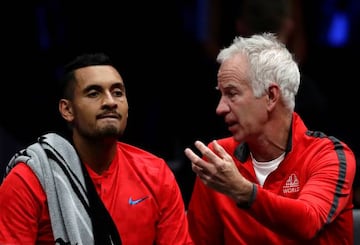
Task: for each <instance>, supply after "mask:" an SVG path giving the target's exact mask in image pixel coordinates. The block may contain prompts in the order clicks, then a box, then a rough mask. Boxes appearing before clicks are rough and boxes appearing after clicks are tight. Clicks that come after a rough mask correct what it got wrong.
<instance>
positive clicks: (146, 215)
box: [0, 142, 192, 245]
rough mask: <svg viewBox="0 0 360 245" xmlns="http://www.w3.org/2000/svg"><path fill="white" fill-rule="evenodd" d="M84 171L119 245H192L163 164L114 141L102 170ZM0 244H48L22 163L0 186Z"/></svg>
mask: <svg viewBox="0 0 360 245" xmlns="http://www.w3.org/2000/svg"><path fill="white" fill-rule="evenodd" d="M88 171H89V174H90V176H91V178H92V180H93V182H94V184H95V186H96V189H97V192H98V194H99V196H100V198H101V199H102V201H103V202H104V205H105V207H106V208H107V209H108V211H109V213H110V215H111V216H112V218H113V220H114V222H115V224H116V226H117V229H118V231H119V233H120V236H121V240H122V244H124V245H126V244H131V245H133V244H142V245H146V244H148V245H152V244H154V243H156V244H163V245H168V244H178V245H184V244H192V242H191V239H190V236H189V233H188V226H187V220H186V214H185V208H184V203H183V200H182V196H181V192H180V189H179V187H178V185H177V182H176V180H175V177H174V175H173V173H172V171H171V170H170V168H169V167H168V165H167V164H166V163H165V162H164V160H162V159H160V158H158V157H156V156H154V155H152V154H149V153H147V152H145V151H143V150H141V149H138V148H136V147H133V146H130V145H127V144H124V143H120V142H119V143H118V150H117V155H116V157H115V158H114V160H113V162H112V163H111V166H110V168H109V169H108V170H107V171H105V172H104V173H103V174H101V175H98V174H96V173H95V172H93V171H91V169H89V168H88ZM0 244H54V237H53V234H52V228H51V223H50V217H49V210H48V207H47V202H46V195H45V192H44V191H43V189H42V187H41V184H40V182H39V180H38V179H37V177H36V175H35V174H34V173H33V172H32V170H31V169H30V167H28V166H27V165H26V164H24V163H19V164H17V165H16V166H15V167H14V168H13V169H12V170H11V171H10V173H9V174H8V176H7V177H6V178H5V180H4V182H3V183H2V185H1V186H0Z"/></svg>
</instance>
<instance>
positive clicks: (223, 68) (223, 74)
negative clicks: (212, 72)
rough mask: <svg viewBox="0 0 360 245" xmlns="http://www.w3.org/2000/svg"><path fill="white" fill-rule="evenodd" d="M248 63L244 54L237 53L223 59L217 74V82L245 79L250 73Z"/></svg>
mask: <svg viewBox="0 0 360 245" xmlns="http://www.w3.org/2000/svg"><path fill="white" fill-rule="evenodd" d="M249 71H250V65H249V62H248V60H247V58H246V56H244V55H241V54H237V55H235V56H232V57H230V58H228V59H226V60H224V61H223V62H222V63H221V65H220V67H219V71H218V74H217V77H218V82H220V83H223V82H229V81H238V82H239V81H247V80H248V79H249V74H250V72H249Z"/></svg>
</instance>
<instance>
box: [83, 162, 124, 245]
mask: <svg viewBox="0 0 360 245" xmlns="http://www.w3.org/2000/svg"><path fill="white" fill-rule="evenodd" d="M81 165H82V170H83V174H84V178H85V183H86V189H87V194H88V199H89V206H90V214H89V215H90V218H91V222H92V226H93V233H94V244H95V245H121V244H122V243H121V237H120V234H119V232H118V230H117V228H116V225H115V223H114V221H113V220H112V218H111V216H110V214H109V212H108V210H107V209H106V207H105V206H104V203H103V202H102V201H101V199H100V197H99V195H98V194H97V192H96V189H95V186H94V183H93V181H92V179H91V178H90V176H89V173H88V171H87V170H86V168H85V166H84V164H81Z"/></svg>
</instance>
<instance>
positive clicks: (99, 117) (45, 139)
mask: <svg viewBox="0 0 360 245" xmlns="http://www.w3.org/2000/svg"><path fill="white" fill-rule="evenodd" d="M62 87H63V90H62V91H63V93H62V96H61V98H60V100H59V104H58V106H59V111H60V114H61V116H62V118H63V119H65V121H66V122H67V124H68V125H69V128H70V129H71V134H70V135H71V137H69V139H66V138H67V137H64V136H61V135H60V134H57V133H47V134H45V135H42V136H41V137H39V138H38V140H37V141H36V142H35V143H34V144H32V145H30V146H28V147H27V148H26V149H24V150H21V151H19V152H18V153H16V154H15V155H14V156H13V157H12V159H11V160H10V162H9V164H8V166H7V169H6V173H5V177H4V179H3V182H2V184H1V186H0V214H1V215H0V244H54V243H55V244H57V243H59V244H179V245H180V244H181V245H183V244H192V242H191V239H190V237H189V234H188V225H187V220H186V215H185V208H184V203H183V199H182V196H181V192H180V189H179V187H178V185H177V182H176V179H175V177H174V175H173V173H172V171H171V169H170V168H169V167H168V165H167V164H166V162H165V161H164V160H163V159H162V158H159V157H157V156H155V155H153V154H151V153H149V152H147V151H144V150H142V149H139V148H138V147H135V146H132V145H129V144H127V143H124V142H120V141H119V140H118V139H119V138H120V137H121V136H122V135H123V133H124V131H125V128H126V125H127V119H128V101H127V96H126V91H125V84H124V82H123V79H122V77H121V75H120V74H119V72H118V70H117V69H116V68H115V67H114V65H113V64H112V62H111V60H110V59H109V57H108V56H107V55H105V54H103V53H96V54H84V55H81V56H78V57H76V58H75V59H74V60H73V61H72V62H70V63H69V64H68V65H66V66H65V75H64V79H63V80H62Z"/></svg>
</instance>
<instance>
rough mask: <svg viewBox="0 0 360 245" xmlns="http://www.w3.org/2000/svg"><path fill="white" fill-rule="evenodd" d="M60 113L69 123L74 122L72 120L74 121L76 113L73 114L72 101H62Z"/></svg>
mask: <svg viewBox="0 0 360 245" xmlns="http://www.w3.org/2000/svg"><path fill="white" fill-rule="evenodd" d="M59 112H60V114H61V116H62V117H63V118H64V119H65V120H66V121H67V122H72V120H74V113H73V109H72V104H71V101H69V100H66V99H61V100H60V101H59Z"/></svg>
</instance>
